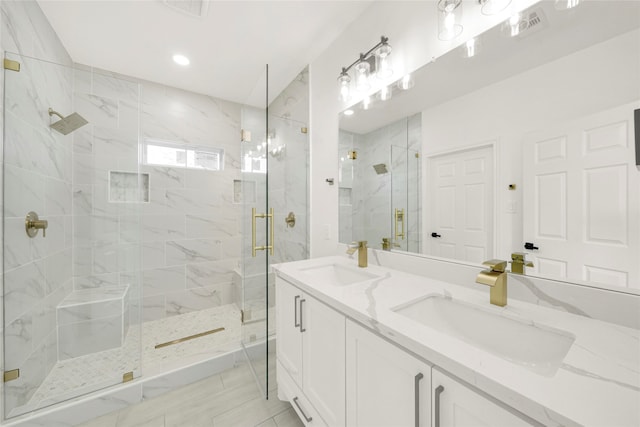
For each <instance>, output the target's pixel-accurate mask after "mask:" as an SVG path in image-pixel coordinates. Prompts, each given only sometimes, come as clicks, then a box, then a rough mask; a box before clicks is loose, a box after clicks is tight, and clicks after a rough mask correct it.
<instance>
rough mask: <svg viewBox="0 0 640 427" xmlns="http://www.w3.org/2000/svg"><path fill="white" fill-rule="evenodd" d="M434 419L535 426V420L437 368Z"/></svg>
mask: <svg viewBox="0 0 640 427" xmlns="http://www.w3.org/2000/svg"><path fill="white" fill-rule="evenodd" d="M431 384H432V390H431V393H432V395H433V406H432V409H431V413H432V414H433V415H432V418H433V423H432V425H434V426H438V427H531V426H532V425H534V424H532V423H529V422H527V421H525V420H524V419H523V418H520V417H519V416H517V415H515V411H513V412H511V411H509V410H507V409H505V408H503V407H502V406H499V405H498V404H497V403H494V402H493V401H491V400H489V399H487V398H486V397H484V396H482V395H480V394H478V393H476V392H475V391H474V390H471V389H470V388H468V387H466V386H465V385H463V384H461V383H459V382H458V381H456V380H454V379H453V378H450V377H449V376H447V375H445V374H443V373H442V372H440V371H438V370H436V369H434V370H433V372H432V380H431Z"/></svg>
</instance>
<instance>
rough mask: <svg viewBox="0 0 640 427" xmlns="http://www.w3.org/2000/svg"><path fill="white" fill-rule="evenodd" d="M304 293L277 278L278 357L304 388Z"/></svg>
mask: <svg viewBox="0 0 640 427" xmlns="http://www.w3.org/2000/svg"><path fill="white" fill-rule="evenodd" d="M301 299H302V291H301V290H299V289H298V288H296V287H295V286H293V285H291V284H289V283H287V282H286V281H284V280H282V279H281V278H279V277H276V307H278V313H277V316H276V334H277V337H278V339H277V340H276V347H277V357H278V361H279V362H280V366H282V367H283V368H284V369H285V370H286V371H287V372H288V373H289V375H290V376H291V378H292V379H293V380H294V381H295V382H296V384H297V385H298V386H299V387H302V334H301V333H300V300H301Z"/></svg>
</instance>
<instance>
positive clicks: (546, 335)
mask: <svg viewBox="0 0 640 427" xmlns="http://www.w3.org/2000/svg"><path fill="white" fill-rule="evenodd" d="M392 310H393V311H394V312H396V313H398V314H400V315H402V316H405V317H408V318H410V319H412V320H415V321H417V322H420V323H422V324H424V325H427V326H429V327H431V328H434V329H436V330H438V331H440V332H444V333H446V334H448V335H452V336H454V337H456V338H458V339H460V340H462V341H465V342H466V343H468V344H471V345H473V346H476V347H479V348H481V349H483V350H485V351H488V352H490V353H492V354H495V355H496V356H500V357H502V358H504V359H507V360H509V361H511V362H514V363H518V364H520V365H523V366H525V367H527V368H528V369H530V370H531V371H533V372H536V373H538V374H540V375H544V376H553V375H554V374H555V373H556V371H557V370H558V368H559V367H560V365H561V364H562V361H563V360H564V357H565V356H566V355H567V353H568V352H569V349H570V348H571V345H572V344H573V342H574V340H575V336H573V335H572V334H570V333H568V332H564V331H561V330H558V329H553V328H549V327H547V326H541V325H538V324H534V323H533V322H527V321H525V320H516V319H512V318H509V317H505V316H501V315H499V314H497V313H492V312H491V311H490V309H489V308H483V307H479V306H475V305H473V304H469V303H465V302H462V301H455V300H452V299H451V298H448V297H445V296H442V295H429V296H427V297H425V298H423V299H420V300H418V301H414V302H411V303H408V304H403V305H402V306H399V307H396V308H394V309H392Z"/></svg>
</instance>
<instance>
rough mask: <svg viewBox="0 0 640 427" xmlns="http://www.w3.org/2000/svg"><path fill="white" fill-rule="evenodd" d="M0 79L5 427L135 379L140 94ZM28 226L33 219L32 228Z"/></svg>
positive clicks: (126, 85)
mask: <svg viewBox="0 0 640 427" xmlns="http://www.w3.org/2000/svg"><path fill="white" fill-rule="evenodd" d="M6 59H9V60H11V61H15V62H16V63H19V64H20V70H19V71H13V70H10V69H5V71H4V78H5V93H4V112H5V116H4V117H5V122H4V146H3V150H4V152H3V155H4V157H3V163H4V164H3V197H4V206H3V226H4V234H3V251H4V252H3V253H4V257H3V262H4V270H3V278H4V295H3V297H4V298H3V300H4V310H3V317H4V319H3V321H4V342H3V344H4V361H5V375H6V374H7V373H8V374H9V375H8V379H9V381H7V382H5V384H4V386H5V389H4V408H5V418H10V417H14V416H17V415H21V414H24V413H26V412H30V411H32V410H35V409H39V408H41V407H44V406H48V405H52V404H55V403H58V402H61V401H64V400H67V399H71V398H74V397H77V396H79V395H82V394H85V393H89V392H92V391H95V390H98V389H100V388H103V387H107V386H111V385H114V384H117V383H121V382H123V381H128V380H130V379H133V378H134V377H136V376H138V375H140V298H139V296H140V287H139V285H138V284H139V272H140V259H141V257H140V215H139V212H140V207H141V205H142V204H144V202H145V194H146V190H148V188H147V187H145V182H146V180H145V177H144V176H142V175H140V174H139V172H138V134H139V114H138V111H139V88H138V85H137V84H135V83H130V82H124V81H121V80H119V79H115V78H113V77H110V76H101V75H98V74H96V73H93V72H92V71H91V70H78V69H73V68H71V67H68V66H63V65H59V64H54V63H50V62H45V61H40V60H38V59H33V58H28V57H24V56H19V55H15V54H10V53H7V54H6ZM36 214H37V218H36Z"/></svg>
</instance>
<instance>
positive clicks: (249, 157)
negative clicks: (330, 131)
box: [234, 68, 274, 398]
mask: <svg viewBox="0 0 640 427" xmlns="http://www.w3.org/2000/svg"><path fill="white" fill-rule="evenodd" d="M267 81H268V69H267V68H265V72H264V74H263V75H262V76H261V78H260V79H259V81H258V84H257V85H256V88H255V89H254V90H253V92H252V93H251V95H250V97H249V99H248V100H247V102H246V103H245V105H243V107H242V112H241V129H242V130H241V142H240V159H241V160H240V161H241V164H242V167H241V179H240V181H239V182H236V191H235V194H234V197H236V198H237V200H238V202H240V203H241V205H242V272H241V275H242V286H241V289H240V306H241V307H240V309H241V313H242V314H241V319H242V337H241V339H242V346H243V349H244V351H245V354H246V356H247V358H248V360H249V365H250V367H251V369H252V371H253V373H254V375H255V377H256V380H257V382H258V385H259V386H260V388H261V390H262V392H263V395H264V396H265V397H266V398H268V391H269V376H268V371H269V369H268V366H269V357H268V356H269V348H268V330H269V326H270V325H269V316H268V314H267V312H268V310H267V308H268V306H269V294H268V292H267V288H268V286H267V284H268V281H269V270H270V269H269V262H270V256H271V254H272V252H273V249H272V243H273V237H272V236H273V232H272V230H273V226H274V222H273V217H272V211H271V210H270V209H269V193H268V185H269V182H268V181H269V167H268V166H269V156H268V155H267V152H268V150H269V142H270V139H271V138H270V136H269V123H268V107H267V103H266V99H267V87H268V85H267Z"/></svg>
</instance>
